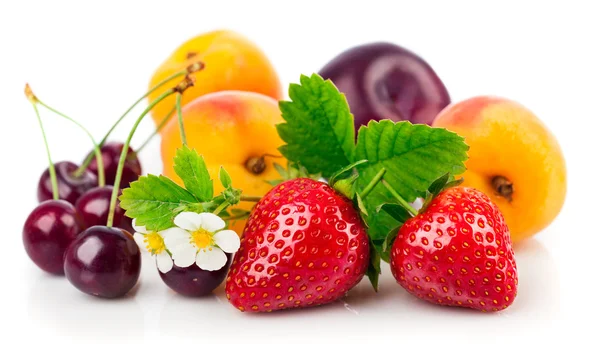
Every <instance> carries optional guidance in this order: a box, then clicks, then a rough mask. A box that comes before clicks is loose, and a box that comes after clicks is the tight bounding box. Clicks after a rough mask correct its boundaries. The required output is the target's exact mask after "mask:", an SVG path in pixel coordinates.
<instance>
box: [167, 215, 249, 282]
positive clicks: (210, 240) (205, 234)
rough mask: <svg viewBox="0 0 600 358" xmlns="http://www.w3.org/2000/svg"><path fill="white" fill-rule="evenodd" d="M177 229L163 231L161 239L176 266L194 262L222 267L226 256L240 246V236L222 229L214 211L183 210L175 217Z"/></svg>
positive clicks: (204, 266)
mask: <svg viewBox="0 0 600 358" xmlns="http://www.w3.org/2000/svg"><path fill="white" fill-rule="evenodd" d="M174 222H175V225H177V228H176V229H178V230H176V231H170V232H167V233H165V235H164V236H163V237H164V241H165V245H166V247H167V249H168V250H169V251H170V252H171V255H172V257H173V261H174V262H175V265H177V266H179V267H189V266H191V265H192V264H194V262H195V263H196V265H198V267H200V268H201V269H203V270H207V271H216V270H219V269H220V268H222V267H223V266H225V264H226V263H227V256H226V255H225V253H230V254H233V253H235V252H236V251H237V250H238V249H239V248H240V237H239V236H238V234H237V233H236V232H235V231H233V230H223V229H224V228H225V221H223V219H221V218H220V217H218V216H217V215H215V214H211V213H200V214H198V213H194V212H182V213H180V214H178V215H177V216H176V217H175V220H174Z"/></svg>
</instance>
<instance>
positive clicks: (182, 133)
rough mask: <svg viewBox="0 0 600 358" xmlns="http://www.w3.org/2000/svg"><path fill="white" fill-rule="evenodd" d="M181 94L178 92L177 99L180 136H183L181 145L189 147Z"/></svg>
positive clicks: (176, 106)
mask: <svg viewBox="0 0 600 358" xmlns="http://www.w3.org/2000/svg"><path fill="white" fill-rule="evenodd" d="M181 97H182V96H181V93H179V92H177V95H176V97H175V98H176V99H175V108H176V109H177V121H178V122H179V134H180V135H181V144H183V145H184V146H187V138H186V136H185V128H184V127H183V114H182V113H181Z"/></svg>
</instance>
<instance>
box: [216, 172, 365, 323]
mask: <svg viewBox="0 0 600 358" xmlns="http://www.w3.org/2000/svg"><path fill="white" fill-rule="evenodd" d="M368 263H369V239H368V237H367V233H366V231H365V228H364V225H363V223H362V221H361V219H360V216H359V214H358V212H357V211H356V210H355V209H354V206H353V204H352V202H351V201H350V200H348V199H347V198H346V197H344V196H342V195H340V194H339V193H338V192H336V191H335V190H334V189H332V188H331V187H330V186H329V185H327V184H325V183H322V182H318V181H315V180H312V179H308V178H300V179H293V180H290V181H287V182H284V183H281V184H279V185H277V186H275V187H274V188H273V189H271V191H269V192H268V193H267V194H266V195H265V196H264V197H263V198H262V199H261V200H260V201H259V202H258V203H257V205H256V206H255V208H254V209H253V210H252V212H251V214H250V217H249V219H248V222H247V224H246V227H245V229H244V233H243V235H242V238H241V247H240V249H239V251H238V252H237V253H236V254H235V257H234V259H233V263H232V265H231V269H230V271H229V274H228V276H227V284H226V293H227V298H228V299H229V301H230V302H231V304H233V305H234V306H235V307H237V308H238V309H239V310H240V311H266V312H270V311H271V310H279V309H286V308H292V307H307V306H316V305H322V304H325V303H329V302H332V301H335V300H337V299H338V298H340V297H342V296H343V295H344V294H345V293H346V292H347V291H348V290H349V289H351V288H352V287H354V286H355V285H356V284H357V283H358V282H359V281H360V280H361V278H362V277H363V275H364V274H365V271H366V269H367V265H368Z"/></svg>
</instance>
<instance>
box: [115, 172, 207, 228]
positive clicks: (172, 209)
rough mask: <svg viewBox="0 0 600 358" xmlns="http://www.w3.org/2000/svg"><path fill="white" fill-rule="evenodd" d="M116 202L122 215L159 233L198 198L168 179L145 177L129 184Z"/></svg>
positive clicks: (163, 177)
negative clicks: (121, 209) (119, 203)
mask: <svg viewBox="0 0 600 358" xmlns="http://www.w3.org/2000/svg"><path fill="white" fill-rule="evenodd" d="M119 200H120V202H121V207H122V208H123V209H125V210H126V212H125V214H126V215H127V216H128V217H130V218H135V219H136V221H137V224H138V225H143V226H146V227H147V228H148V229H149V230H153V231H160V230H164V229H168V228H169V227H171V226H173V222H172V220H173V218H174V217H175V216H176V215H177V214H178V213H179V212H181V211H182V210H183V209H184V208H185V206H186V204H191V203H194V202H197V200H198V199H197V198H196V197H195V196H194V195H193V194H192V193H190V192H189V191H187V190H185V189H183V188H182V187H180V186H179V185H177V184H176V183H175V182H174V181H172V180H171V179H169V178H167V177H165V176H162V175H161V176H156V175H152V174H149V175H147V176H142V177H140V178H139V179H138V180H137V181H134V182H132V183H131V184H130V187H129V188H127V189H125V190H123V195H121V197H120V198H119Z"/></svg>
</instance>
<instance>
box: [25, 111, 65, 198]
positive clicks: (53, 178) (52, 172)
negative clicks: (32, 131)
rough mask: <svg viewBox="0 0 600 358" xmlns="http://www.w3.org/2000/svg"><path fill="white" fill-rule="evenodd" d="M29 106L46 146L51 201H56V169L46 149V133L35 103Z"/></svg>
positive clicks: (48, 149) (57, 196)
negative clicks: (33, 112)
mask: <svg viewBox="0 0 600 358" xmlns="http://www.w3.org/2000/svg"><path fill="white" fill-rule="evenodd" d="M30 101H31V100H30ZM31 104H32V105H33V109H34V110H35V115H36V117H37V120H38V124H39V125H40V129H41V131H42V138H44V145H45V146H46V155H47V156H48V171H49V172H50V182H51V183H52V199H54V200H58V199H60V197H59V195H58V180H56V169H55V168H54V162H53V161H52V158H51V157H50V147H48V140H47V139H46V131H45V130H44V125H43V124H42V119H41V118H40V112H39V111H38V108H37V104H36V102H34V101H31Z"/></svg>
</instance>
